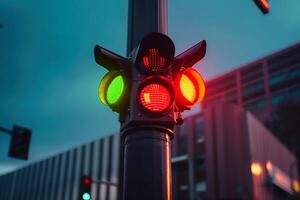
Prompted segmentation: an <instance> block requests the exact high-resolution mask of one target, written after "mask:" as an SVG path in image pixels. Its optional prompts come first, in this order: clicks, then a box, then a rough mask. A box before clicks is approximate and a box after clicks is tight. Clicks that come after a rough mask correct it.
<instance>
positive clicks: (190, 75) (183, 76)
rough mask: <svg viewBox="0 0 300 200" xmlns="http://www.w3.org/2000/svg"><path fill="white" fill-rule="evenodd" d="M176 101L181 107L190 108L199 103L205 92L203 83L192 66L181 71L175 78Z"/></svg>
mask: <svg viewBox="0 0 300 200" xmlns="http://www.w3.org/2000/svg"><path fill="white" fill-rule="evenodd" d="M175 88H176V103H177V105H178V106H179V107H181V108H183V109H190V108H191V107H193V106H194V105H195V104H197V103H200V102H201V100H202V99H203V97H204V94H205V83H204V80H203V78H202V76H201V75H200V73H199V72H197V71H196V70H195V69H193V68H187V69H185V70H184V71H181V72H180V73H179V75H178V76H177V77H176V79H175Z"/></svg>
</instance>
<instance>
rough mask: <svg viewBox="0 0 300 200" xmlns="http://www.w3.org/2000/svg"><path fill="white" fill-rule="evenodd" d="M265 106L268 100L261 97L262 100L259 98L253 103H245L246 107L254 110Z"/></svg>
mask: <svg viewBox="0 0 300 200" xmlns="http://www.w3.org/2000/svg"><path fill="white" fill-rule="evenodd" d="M265 107H266V101H265V100H264V99H260V100H257V101H254V102H252V103H249V104H246V105H245V108H246V109H247V110H252V111H253V110H261V109H263V108H265Z"/></svg>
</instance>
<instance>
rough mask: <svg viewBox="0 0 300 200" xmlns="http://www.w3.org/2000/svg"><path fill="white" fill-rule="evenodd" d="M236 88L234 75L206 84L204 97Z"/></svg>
mask: <svg viewBox="0 0 300 200" xmlns="http://www.w3.org/2000/svg"><path fill="white" fill-rule="evenodd" d="M234 87H236V78H235V74H232V75H230V76H226V77H221V78H219V79H216V80H214V81H212V82H209V83H207V84H206V88H207V89H206V96H207V97H208V96H212V95H216V94H218V93H220V92H223V91H225V90H229V89H230V88H234Z"/></svg>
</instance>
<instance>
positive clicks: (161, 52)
mask: <svg viewBox="0 0 300 200" xmlns="http://www.w3.org/2000/svg"><path fill="white" fill-rule="evenodd" d="M174 53H175V46H174V44H173V42H172V40H171V39H170V38H169V37H168V36H166V35H164V34H161V33H152V34H149V35H147V36H145V37H144V38H143V39H142V41H141V43H140V45H139V48H138V51H137V55H136V61H135V64H136V66H137V67H138V68H139V69H141V70H143V71H145V72H147V73H149V74H155V73H160V72H163V71H165V70H167V69H168V68H169V66H170V64H171V63H172V62H173V59H174Z"/></svg>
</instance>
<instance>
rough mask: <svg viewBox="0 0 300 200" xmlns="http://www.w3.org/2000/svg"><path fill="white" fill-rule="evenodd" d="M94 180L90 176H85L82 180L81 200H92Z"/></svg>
mask: <svg viewBox="0 0 300 200" xmlns="http://www.w3.org/2000/svg"><path fill="white" fill-rule="evenodd" d="M92 183H93V180H92V179H91V177H90V176H86V175H83V176H82V177H81V180H80V189H79V198H78V199H79V200H90V199H92V195H91V186H92Z"/></svg>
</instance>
